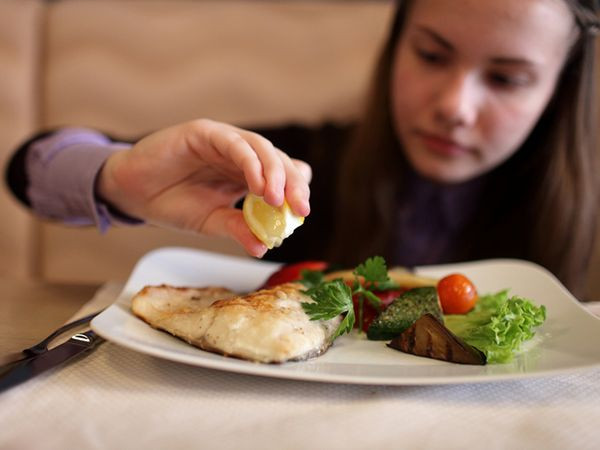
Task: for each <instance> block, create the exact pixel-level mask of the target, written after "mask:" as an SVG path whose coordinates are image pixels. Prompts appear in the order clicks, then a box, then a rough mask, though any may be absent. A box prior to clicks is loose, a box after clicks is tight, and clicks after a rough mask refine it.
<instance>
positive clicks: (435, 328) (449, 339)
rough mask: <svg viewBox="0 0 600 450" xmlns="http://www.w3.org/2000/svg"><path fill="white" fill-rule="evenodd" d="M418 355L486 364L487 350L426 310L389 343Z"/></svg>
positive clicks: (464, 362)
mask: <svg viewBox="0 0 600 450" xmlns="http://www.w3.org/2000/svg"><path fill="white" fill-rule="evenodd" d="M388 347H391V348H393V349H396V350H400V351H402V352H404V353H410V354H413V355H417V356H426V357H428V358H434V359H440V360H442V361H449V362H453V363H459V364H473V365H484V364H485V363H486V357H485V354H483V353H482V352H481V351H479V350H477V349H476V348H475V347H473V346H471V345H469V344H467V343H466V342H465V341H463V340H462V339H461V338H459V337H458V336H456V335H455V334H454V333H452V332H451V331H450V330H449V329H448V328H446V327H445V326H444V324H442V323H441V322H440V321H439V320H438V319H436V318H435V317H434V316H432V315H431V314H424V315H423V316H421V317H420V318H419V319H418V320H417V321H416V322H415V323H414V324H413V325H411V326H410V327H409V328H408V329H406V330H405V331H404V332H403V333H402V334H400V335H399V336H397V337H395V338H394V339H392V341H391V342H390V343H389V344H388Z"/></svg>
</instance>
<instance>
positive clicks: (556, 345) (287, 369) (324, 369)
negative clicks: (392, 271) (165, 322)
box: [92, 248, 600, 385]
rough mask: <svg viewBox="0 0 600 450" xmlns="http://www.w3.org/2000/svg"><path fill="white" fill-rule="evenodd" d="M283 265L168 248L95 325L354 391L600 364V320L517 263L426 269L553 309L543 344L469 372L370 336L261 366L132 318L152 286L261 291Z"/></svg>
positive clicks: (155, 351)
mask: <svg viewBox="0 0 600 450" xmlns="http://www.w3.org/2000/svg"><path fill="white" fill-rule="evenodd" d="M277 267H278V264H274V263H268V262H262V261H257V260H252V259H245V258H238V257H231V256H225V255H219V254H214V253H208V252H204V251H198V250H192V249H186V248H163V249H158V250H155V251H152V252H150V253H148V254H147V255H145V256H144V257H143V258H142V259H140V261H139V262H138V264H137V265H136V267H135V269H134V270H133V273H132V274H131V277H130V278H129V281H128V282H127V284H126V285H125V287H124V289H123V292H122V293H121V295H120V296H119V298H118V299H117V301H116V302H115V303H114V304H113V305H112V306H110V307H109V308H108V309H107V310H106V311H104V312H103V313H102V314H100V315H99V316H98V317H96V318H95V319H94V320H93V321H92V328H93V329H94V330H95V331H96V332H97V333H98V334H100V335H101V336H103V337H104V338H106V339H108V340H110V341H113V342H115V343H117V344H120V345H122V346H124V347H128V348H130V349H132V350H136V351H138V352H142V353H145V354H148V355H153V356H156V357H159V358H164V359H168V360H172V361H178V362H182V363H187V364H192V365H197V366H202V367H208V368H212V369H220V370H226V371H231V372H239V373H245V374H252V375H260V376H269V377H277V378H288V379H296V380H307V381H324V382H335V383H355V384H384V385H407V384H442V383H464V382H487V381H493V380H509V379H518V378H525V377H533V376H542V375H551V374H556V373H561V372H566V371H573V370H578V369H584V368H591V367H594V366H599V365H600V320H598V319H597V318H595V317H594V316H592V315H591V314H590V313H588V312H587V311H585V310H584V309H583V308H582V307H581V306H580V305H579V304H578V301H577V300H576V299H575V298H574V297H573V296H572V295H571V294H570V293H569V292H568V291H567V290H566V289H565V288H564V287H563V286H562V285H561V284H560V283H559V282H558V281H557V280H556V278H555V277H554V276H553V275H551V274H550V273H549V272H548V271H546V270H545V269H543V268H541V267H539V266H537V265H535V264H532V263H529V262H524V261H518V260H488V261H479V262H469V263H462V264H451V265H439V266H428V267H421V268H418V269H417V271H418V272H419V273H421V274H423V275H428V276H433V277H442V276H444V275H447V274H449V273H451V272H461V273H464V274H465V275H467V276H468V277H469V278H470V279H471V280H472V281H473V282H474V283H475V285H476V286H477V288H478V290H479V292H480V293H488V292H496V291H499V290H502V289H506V288H510V291H511V293H512V294H515V295H521V296H524V297H527V298H530V299H532V300H533V301H534V302H535V303H537V304H544V305H546V308H547V319H546V322H545V323H544V325H543V326H542V327H540V328H539V330H538V332H537V335H536V337H535V338H534V339H533V340H532V342H529V343H528V345H527V346H526V347H525V349H524V350H523V351H522V352H521V354H519V355H518V356H517V357H516V358H515V360H514V361H513V362H511V363H508V364H488V365H486V366H467V365H460V364H452V363H447V362H443V361H436V360H433V359H428V358H421V357H417V356H413V355H407V354H404V353H402V352H399V351H396V350H393V349H390V348H388V347H386V345H385V344H384V343H383V342H381V341H367V340H366V339H364V338H363V337H362V336H361V335H358V334H353V335H345V336H342V337H341V338H339V339H337V340H336V342H335V344H334V345H333V347H332V348H330V349H329V351H328V352H327V353H325V354H324V355H323V356H320V357H318V358H315V359H312V360H309V361H304V362H290V363H285V364H280V365H270V364H257V363H251V362H247V361H242V360H238V359H234V358H226V357H223V356H220V355H216V354H213V353H208V352H205V351H202V350H200V349H197V348H195V347H192V346H190V345H188V344H186V343H184V342H183V341H181V340H179V339H177V338H174V337H172V336H170V335H169V334H167V333H164V332H161V331H157V330H155V329H153V328H151V327H149V326H148V325H147V324H146V323H144V322H143V321H142V320H140V319H138V318H136V317H135V316H134V315H133V314H132V313H131V311H130V299H131V297H132V296H133V295H134V294H135V293H136V292H137V291H138V290H139V289H141V288H142V287H143V286H145V285H148V284H151V285H156V284H161V283H168V284H173V285H179V286H207V285H222V286H226V287H228V288H230V289H233V290H236V291H239V292H243V291H250V290H253V289H256V288H257V287H258V286H259V285H260V284H261V283H262V282H263V281H264V280H265V279H266V278H267V276H268V275H269V274H270V273H271V272H272V271H273V270H275V269H276V268H277Z"/></svg>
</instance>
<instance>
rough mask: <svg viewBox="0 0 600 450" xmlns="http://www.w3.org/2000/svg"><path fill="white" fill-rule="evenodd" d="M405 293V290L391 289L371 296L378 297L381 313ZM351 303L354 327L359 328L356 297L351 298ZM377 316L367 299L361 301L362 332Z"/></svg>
mask: <svg viewBox="0 0 600 450" xmlns="http://www.w3.org/2000/svg"><path fill="white" fill-rule="evenodd" d="M405 291H406V289H392V290H389V291H373V294H375V295H376V296H377V297H379V300H381V306H382V308H383V309H382V311H383V310H384V309H385V308H387V307H388V306H390V304H391V303H392V302H393V301H394V300H396V298H398V297H399V296H400V295H401V294H402V293H403V292H405ZM352 303H353V304H354V315H355V317H356V321H355V322H354V326H355V327H356V328H358V327H359V323H358V317H359V312H358V298H357V296H356V295H355V296H353V297H352ZM378 315H379V311H378V310H377V309H376V308H374V307H373V306H372V305H371V303H369V301H368V300H367V299H364V300H363V326H362V330H363V331H365V332H366V331H367V329H368V328H369V326H370V325H371V322H373V321H374V320H375V318H376V317H377V316H378Z"/></svg>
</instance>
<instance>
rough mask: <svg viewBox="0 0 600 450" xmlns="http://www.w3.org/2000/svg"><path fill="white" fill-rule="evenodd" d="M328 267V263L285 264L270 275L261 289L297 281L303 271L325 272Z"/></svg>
mask: <svg viewBox="0 0 600 450" xmlns="http://www.w3.org/2000/svg"><path fill="white" fill-rule="evenodd" d="M328 267H329V263H326V262H325V261H301V262H297V263H292V264H286V265H284V266H282V267H281V268H280V269H279V270H277V271H276V272H274V273H273V274H271V276H269V278H268V279H267V281H265V283H264V284H263V286H262V289H268V288H271V287H273V286H277V285H278V284H283V283H289V282H291V281H298V280H300V279H301V278H302V271H303V270H318V271H325V270H327V268H328Z"/></svg>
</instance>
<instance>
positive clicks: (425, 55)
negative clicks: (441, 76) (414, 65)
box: [415, 48, 448, 65]
mask: <svg viewBox="0 0 600 450" xmlns="http://www.w3.org/2000/svg"><path fill="white" fill-rule="evenodd" d="M415 53H416V54H417V56H418V57H419V59H421V60H422V61H424V62H425V63H427V64H431V65H443V64H445V63H446V62H447V61H448V57H447V56H446V55H445V54H444V53H443V52H440V51H435V50H425V49H422V48H415Z"/></svg>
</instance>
